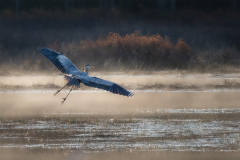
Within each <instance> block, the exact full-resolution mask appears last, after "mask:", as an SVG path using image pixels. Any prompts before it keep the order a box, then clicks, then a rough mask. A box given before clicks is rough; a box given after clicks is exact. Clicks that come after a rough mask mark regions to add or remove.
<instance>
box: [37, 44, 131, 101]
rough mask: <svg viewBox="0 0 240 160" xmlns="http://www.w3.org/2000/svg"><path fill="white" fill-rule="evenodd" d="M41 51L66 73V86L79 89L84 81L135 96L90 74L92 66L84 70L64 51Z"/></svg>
mask: <svg viewBox="0 0 240 160" xmlns="http://www.w3.org/2000/svg"><path fill="white" fill-rule="evenodd" d="M39 51H40V52H41V53H42V54H43V55H44V56H46V57H47V58H48V59H49V60H50V61H51V62H52V63H53V64H54V65H55V66H56V67H57V68H58V69H59V70H60V71H61V72H62V73H64V74H65V75H64V78H65V80H67V84H66V85H65V86H64V87H66V86H68V87H74V88H77V89H78V88H80V83H83V84H84V85H86V86H89V87H95V88H99V89H104V90H106V91H109V92H112V93H114V94H119V95H123V96H127V97H132V96H133V93H131V92H129V91H128V90H126V89H124V88H122V87H121V86H119V85H118V84H116V83H113V82H111V81H107V80H104V79H100V78H97V77H91V76H89V75H88V69H90V68H91V67H92V66H90V65H86V66H85V72H82V71H80V70H79V69H78V68H77V67H76V66H75V65H74V64H73V63H72V62H71V61H70V60H69V59H68V58H67V57H66V56H64V55H63V54H62V53H58V52H55V51H53V50H51V49H49V48H39ZM64 87H63V88H64ZM63 88H61V89H60V90H58V91H57V92H56V93H55V95H56V94H58V93H59V92H60V91H61V90H62V89H63ZM71 91H72V89H71V90H70V91H69V93H70V92H71ZM69 93H68V94H67V96H66V97H65V98H63V101H62V103H64V101H65V100H66V99H67V97H68V95H69Z"/></svg>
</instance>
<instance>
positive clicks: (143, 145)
mask: <svg viewBox="0 0 240 160" xmlns="http://www.w3.org/2000/svg"><path fill="white" fill-rule="evenodd" d="M239 111H240V109H212V110H210V109H203V110H202V109H176V110H175V109H170V110H167V109H165V110H157V111H155V112H159V113H176V114H183V113H184V114H192V113H200V114H213V113H214V114H217V113H224V114H225V116H226V115H228V114H230V115H229V116H231V115H232V114H234V113H236V112H237V113H239ZM140 112H141V111H140ZM144 112H145V113H148V112H150V111H144ZM53 115H54V114H47V116H44V117H38V118H25V119H24V118H23V119H18V120H3V119H2V120H1V125H0V148H28V149H36V148H42V149H47V150H49V149H70V150H73V151H77V150H78V151H83V152H90V153H92V152H105V151H201V152H202V151H225V152H227V151H235V152H238V151H239V149H240V121H238V120H221V118H218V119H214V118H212V120H209V119H208V120H207V119H194V118H192V119H182V118H171V117H170V118H167V119H166V118H161V117H154V116H152V117H149V118H140V117H138V118H97V116H98V115H95V116H96V117H95V118H87V117H85V118H84V117H81V116H77V118H76V117H71V114H69V115H68V117H65V118H55V117H54V116H53ZM78 115H81V113H79V114H78ZM179 117H181V115H179Z"/></svg>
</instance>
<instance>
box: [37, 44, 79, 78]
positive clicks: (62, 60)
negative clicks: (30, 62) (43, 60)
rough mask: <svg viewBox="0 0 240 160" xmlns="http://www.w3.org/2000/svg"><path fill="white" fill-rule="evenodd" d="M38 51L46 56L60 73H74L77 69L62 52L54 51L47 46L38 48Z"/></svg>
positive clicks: (77, 71) (76, 72)
mask: <svg viewBox="0 0 240 160" xmlns="http://www.w3.org/2000/svg"><path fill="white" fill-rule="evenodd" d="M39 51H40V52H41V53H42V54H43V55H44V56H46V57H47V58H48V59H49V60H50V61H51V62H52V63H53V64H54V65H55V66H56V67H57V68H58V69H59V70H60V71H61V72H62V73H65V74H72V75H76V74H78V73H79V72H81V71H79V69H78V68H77V67H76V66H75V65H74V64H73V63H72V62H71V61H70V60H69V59H68V58H67V57H66V56H64V55H63V54H62V53H58V52H55V51H53V50H51V49H49V48H40V47H39Z"/></svg>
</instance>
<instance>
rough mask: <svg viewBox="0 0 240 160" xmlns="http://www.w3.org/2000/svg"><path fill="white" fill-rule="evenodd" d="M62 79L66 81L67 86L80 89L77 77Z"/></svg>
mask: <svg viewBox="0 0 240 160" xmlns="http://www.w3.org/2000/svg"><path fill="white" fill-rule="evenodd" d="M64 79H65V80H66V81H67V86H69V87H74V88H76V89H78V88H80V81H79V80H78V78H77V76H72V75H64Z"/></svg>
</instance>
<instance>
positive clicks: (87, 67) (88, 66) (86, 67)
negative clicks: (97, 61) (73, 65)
mask: <svg viewBox="0 0 240 160" xmlns="http://www.w3.org/2000/svg"><path fill="white" fill-rule="evenodd" d="M89 68H95V67H93V66H91V65H89V64H87V65H86V66H85V69H89Z"/></svg>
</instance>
